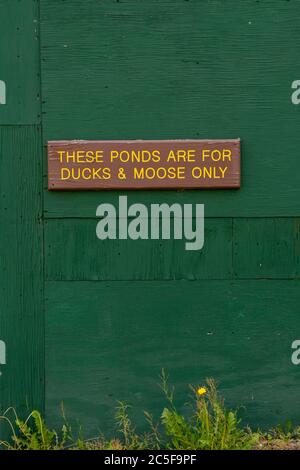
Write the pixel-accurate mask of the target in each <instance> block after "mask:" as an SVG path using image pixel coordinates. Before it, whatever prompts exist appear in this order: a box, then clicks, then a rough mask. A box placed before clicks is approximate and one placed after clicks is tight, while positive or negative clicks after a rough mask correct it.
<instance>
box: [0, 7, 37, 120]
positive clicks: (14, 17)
mask: <svg viewBox="0 0 300 470" xmlns="http://www.w3.org/2000/svg"><path fill="white" fill-rule="evenodd" d="M0 18H1V19H2V23H1V34H0V38H1V47H0V80H1V81H2V82H4V84H5V88H6V90H5V95H6V99H5V104H2V105H1V104H0V124H2V125H3V124H36V123H38V122H39V121H40V89H39V80H40V76H39V30H38V25H39V23H38V20H39V1H38V0H26V1H24V0H23V1H20V0H1V1H0Z"/></svg>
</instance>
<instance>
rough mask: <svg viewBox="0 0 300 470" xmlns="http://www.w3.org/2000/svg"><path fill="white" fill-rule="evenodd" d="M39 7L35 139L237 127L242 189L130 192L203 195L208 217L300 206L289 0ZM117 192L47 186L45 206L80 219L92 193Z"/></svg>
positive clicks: (227, 133)
mask: <svg viewBox="0 0 300 470" xmlns="http://www.w3.org/2000/svg"><path fill="white" fill-rule="evenodd" d="M41 7H42V9H41V10H42V56H43V62H42V64H43V66H42V75H43V97H44V100H45V103H44V108H43V112H44V113H45V114H44V117H45V120H44V130H45V135H44V137H45V143H46V140H53V139H178V138H181V139H186V138H189V139H201V138H202V139H215V138H235V137H237V136H239V137H240V138H241V140H242V143H243V145H242V155H243V165H242V181H243V183H242V188H241V189H240V191H238V192H236V191H226V192H225V191H221V192H215V191H214V192H206V191H205V192H201V194H199V192H197V191H186V192H184V193H177V192H168V193H167V194H166V193H161V192H157V193H156V194H150V195H149V194H148V193H147V192H143V193H141V194H139V197H140V198H143V202H148V203H150V202H160V201H162V200H165V202H169V201H170V202H178V201H179V200H180V201H184V202H195V201H198V202H199V199H201V202H202V203H204V204H205V205H206V214H207V216H211V217H233V216H234V217H240V216H241V217H242V216H244V217H249V216H280V215H281V216H299V215H300V173H299V171H297V168H298V153H297V149H298V148H299V147H300V134H299V132H298V127H299V113H298V111H299V109H298V107H297V106H295V105H293V104H292V102H291V84H292V82H293V81H294V80H295V79H297V78H298V73H299V66H300V64H299V54H298V48H297V44H298V39H299V28H300V15H299V13H300V4H299V2H295V1H293V2H284V1H281V2H275V1H271V0H268V1H265V2H255V1H253V0H245V1H243V2H236V0H228V1H226V2H225V1H208V0H203V1H201V2H183V1H182V0H148V1H147V2H140V1H139V0H133V1H130V2H124V1H122V2H111V1H109V0H104V1H101V2H94V1H92V0H87V1H85V2H82V1H80V0H72V1H69V2H61V1H60V0H53V1H51V2H49V1H47V0H41ZM70 19H71V20H70ZM87 31H88V34H87ZM287 51H288V52H287ZM279 63H280V67H278V64H279ZM45 188H46V180H45ZM275 195H276V200H274V196H275ZM117 196H118V195H117V194H116V193H111V194H105V195H103V194H102V193H101V195H99V194H97V193H96V194H92V193H91V194H76V195H74V194H70V195H67V196H66V195H57V194H48V192H47V191H46V194H45V210H46V214H47V216H50V217H64V216H66V217H69V216H71V217H77V216H79V217H80V216H89V214H90V211H91V210H92V211H93V210H94V208H95V207H96V205H97V204H98V201H99V198H101V199H103V201H108V200H115V199H116V197H117ZM132 197H133V198H135V197H136V196H134V195H133V196H132Z"/></svg>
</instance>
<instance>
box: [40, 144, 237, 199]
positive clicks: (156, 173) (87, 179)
mask: <svg viewBox="0 0 300 470" xmlns="http://www.w3.org/2000/svg"><path fill="white" fill-rule="evenodd" d="M239 187H240V140H239V139H235V140H130V141H121V140H102V141H101V140H99V141H95V140H93V141H83V140H72V141H51V142H48V188H49V189H50V190H87V189H177V188H186V189H188V188H195V189H201V188H239Z"/></svg>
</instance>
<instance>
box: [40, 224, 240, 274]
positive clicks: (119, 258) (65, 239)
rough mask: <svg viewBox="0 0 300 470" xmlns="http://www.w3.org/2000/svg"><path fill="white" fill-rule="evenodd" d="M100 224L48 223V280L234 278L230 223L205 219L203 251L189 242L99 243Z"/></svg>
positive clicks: (128, 241) (113, 241) (46, 264)
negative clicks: (188, 245) (190, 246)
mask: <svg viewBox="0 0 300 470" xmlns="http://www.w3.org/2000/svg"><path fill="white" fill-rule="evenodd" d="M97 222H98V219H88V220H87V219H74V220H72V219H50V220H46V221H45V269H46V279H48V280H64V281H67V280H77V281H78V280H139V279H140V280H155V279H165V280H167V279H191V280H194V279H228V278H230V277H232V221H231V220H230V219H219V220H218V219H207V220H206V222H205V242H204V243H205V248H204V249H203V250H200V251H186V250H185V240H103V241H102V240H99V239H98V238H97V237H96V225H97Z"/></svg>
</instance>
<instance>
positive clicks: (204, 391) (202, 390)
mask: <svg viewBox="0 0 300 470" xmlns="http://www.w3.org/2000/svg"><path fill="white" fill-rule="evenodd" d="M206 392H207V390H206V388H205V387H200V388H198V390H197V393H198V395H200V396H201V395H205V394H206Z"/></svg>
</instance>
